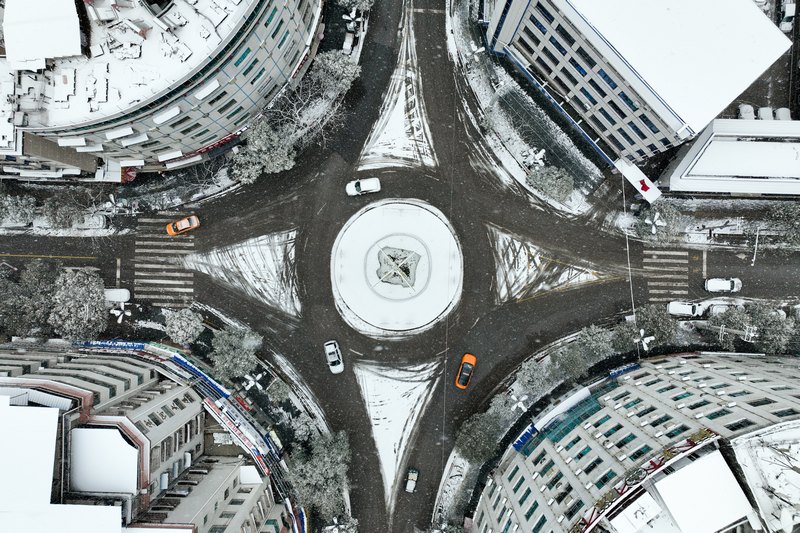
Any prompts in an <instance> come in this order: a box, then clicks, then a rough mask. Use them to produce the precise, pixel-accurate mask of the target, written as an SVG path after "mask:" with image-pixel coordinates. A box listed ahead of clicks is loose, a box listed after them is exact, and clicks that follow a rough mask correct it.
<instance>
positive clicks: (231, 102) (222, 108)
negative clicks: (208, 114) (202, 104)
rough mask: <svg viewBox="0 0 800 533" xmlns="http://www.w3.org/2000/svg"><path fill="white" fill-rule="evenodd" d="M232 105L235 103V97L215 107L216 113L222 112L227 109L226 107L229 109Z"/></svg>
mask: <svg viewBox="0 0 800 533" xmlns="http://www.w3.org/2000/svg"><path fill="white" fill-rule="evenodd" d="M234 105H236V99H235V98H231V99H230V100H228V102H227V103H226V104H225V105H223V106H222V107H220V108H219V109H217V113H219V114H222V113H224V112H225V111H227V110H228V109H230V108H231V107H233V106H234Z"/></svg>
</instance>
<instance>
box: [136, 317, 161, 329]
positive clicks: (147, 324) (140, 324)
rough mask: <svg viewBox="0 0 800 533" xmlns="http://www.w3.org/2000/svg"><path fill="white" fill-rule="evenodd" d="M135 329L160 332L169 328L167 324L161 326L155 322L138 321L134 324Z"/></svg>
mask: <svg viewBox="0 0 800 533" xmlns="http://www.w3.org/2000/svg"><path fill="white" fill-rule="evenodd" d="M133 327H134V328H136V329H140V328H147V329H156V330H158V331H166V330H167V326H166V325H165V324H161V323H159V322H153V321H152V320H137V321H135V322H134V323H133Z"/></svg>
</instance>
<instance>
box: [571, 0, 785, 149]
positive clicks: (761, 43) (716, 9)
mask: <svg viewBox="0 0 800 533" xmlns="http://www.w3.org/2000/svg"><path fill="white" fill-rule="evenodd" d="M556 3H557V4H559V6H561V7H562V10H563V11H565V12H566V13H570V12H573V10H574V16H570V19H571V20H572V21H573V22H574V23H575V24H576V26H579V27H580V29H581V30H582V31H583V33H584V34H585V35H586V38H587V39H588V40H589V41H590V42H591V43H592V45H594V46H595V47H596V48H597V49H598V50H599V51H600V52H601V53H602V54H603V55H604V56H605V58H606V59H607V60H608V61H609V63H611V64H612V66H614V68H615V69H617V70H618V71H619V72H620V73H621V74H622V75H623V76H625V78H626V80H627V81H628V82H629V83H630V84H631V85H632V86H633V88H634V89H635V90H636V91H637V92H638V93H639V94H640V95H641V96H642V98H644V99H645V100H646V101H647V103H648V104H649V105H650V106H651V107H653V108H654V109H655V110H656V111H658V112H659V114H660V115H662V116H665V115H669V114H672V115H673V116H674V118H675V119H677V123H678V124H680V123H683V124H685V125H687V126H688V127H689V128H691V130H692V131H693V132H694V133H697V132H699V131H700V130H701V129H702V128H703V127H704V126H705V125H706V124H708V123H709V122H710V121H711V120H712V119H713V118H714V117H715V116H717V115H718V114H719V113H720V112H721V111H722V110H723V109H724V108H725V107H726V106H727V105H728V104H730V102H732V101H733V100H734V99H735V98H736V97H737V96H739V95H740V94H741V93H742V92H743V91H744V90H745V89H746V88H747V87H748V86H750V84H751V83H752V82H753V81H754V80H755V79H756V78H758V77H759V76H760V75H761V74H762V73H763V72H764V71H765V70H766V69H767V68H768V67H769V66H770V65H772V63H774V62H775V61H776V60H777V59H778V58H779V57H780V56H781V54H783V53H784V52H785V51H786V50H787V49H788V48H789V47H790V46H791V41H789V39H787V38H786V36H785V35H783V33H782V32H781V31H780V30H779V29H778V28H777V27H776V26H775V24H774V23H773V22H772V21H770V20H769V19H768V18H767V17H765V16H764V14H763V13H762V12H761V11H760V10H759V8H758V7H757V6H756V5H755V4H754V2H753V1H752V0H669V1H668V2H665V1H663V0H604V1H602V2H598V1H597V0H556ZM670 111H671V112H670ZM687 133H688V132H687Z"/></svg>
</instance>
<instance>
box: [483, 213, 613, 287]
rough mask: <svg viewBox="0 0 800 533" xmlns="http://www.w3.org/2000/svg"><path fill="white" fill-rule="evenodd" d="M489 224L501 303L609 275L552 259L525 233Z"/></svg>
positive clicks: (597, 279) (593, 280)
mask: <svg viewBox="0 0 800 533" xmlns="http://www.w3.org/2000/svg"><path fill="white" fill-rule="evenodd" d="M488 227H489V235H490V238H491V239H492V243H493V251H494V259H495V267H496V281H497V301H498V303H505V302H508V301H510V300H521V299H527V298H530V297H532V296H533V295H535V294H536V293H539V292H543V291H550V290H553V289H559V290H563V289H566V288H568V287H576V286H578V285H581V284H583V283H589V282H595V281H599V280H601V279H603V278H605V277H607V276H605V275H604V274H603V273H601V272H599V271H596V270H592V269H590V268H587V267H580V266H577V265H569V264H566V263H562V262H559V261H556V260H554V259H550V258H548V257H546V256H545V255H544V254H543V251H542V250H541V248H539V247H538V246H536V245H534V244H533V243H531V242H530V241H528V240H527V239H525V238H524V237H520V236H518V235H514V234H512V233H508V232H506V231H504V230H501V229H500V228H498V227H497V226H491V225H490V226H488Z"/></svg>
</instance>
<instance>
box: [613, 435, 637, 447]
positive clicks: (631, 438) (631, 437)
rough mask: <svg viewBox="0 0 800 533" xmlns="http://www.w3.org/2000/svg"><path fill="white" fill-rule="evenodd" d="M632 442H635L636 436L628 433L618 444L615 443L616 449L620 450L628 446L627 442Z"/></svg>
mask: <svg viewBox="0 0 800 533" xmlns="http://www.w3.org/2000/svg"><path fill="white" fill-rule="evenodd" d="M634 440H636V435H634V434H633V433H628V435H627V436H626V437H623V438H621V439H620V440H619V442H617V448H622V447H624V446H625V445H626V444H628V443H629V442H633V441H634Z"/></svg>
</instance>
